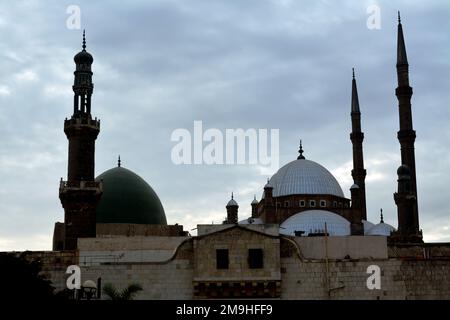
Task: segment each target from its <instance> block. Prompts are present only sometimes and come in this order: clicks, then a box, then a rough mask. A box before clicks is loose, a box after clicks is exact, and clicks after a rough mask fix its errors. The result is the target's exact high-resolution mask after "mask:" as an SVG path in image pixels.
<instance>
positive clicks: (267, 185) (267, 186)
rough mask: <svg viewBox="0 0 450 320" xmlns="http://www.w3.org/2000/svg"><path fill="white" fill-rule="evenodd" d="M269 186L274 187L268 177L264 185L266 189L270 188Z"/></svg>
mask: <svg viewBox="0 0 450 320" xmlns="http://www.w3.org/2000/svg"><path fill="white" fill-rule="evenodd" d="M268 188H272V189H273V186H272V185H271V184H270V180H269V179H267V183H266V185H265V186H264V189H268Z"/></svg>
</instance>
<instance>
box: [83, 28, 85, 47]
mask: <svg viewBox="0 0 450 320" xmlns="http://www.w3.org/2000/svg"><path fill="white" fill-rule="evenodd" d="M83 51H86V30H85V29H83Z"/></svg>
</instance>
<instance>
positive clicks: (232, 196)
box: [231, 191, 234, 200]
mask: <svg viewBox="0 0 450 320" xmlns="http://www.w3.org/2000/svg"><path fill="white" fill-rule="evenodd" d="M233 198H234V195H233V191H231V200H233Z"/></svg>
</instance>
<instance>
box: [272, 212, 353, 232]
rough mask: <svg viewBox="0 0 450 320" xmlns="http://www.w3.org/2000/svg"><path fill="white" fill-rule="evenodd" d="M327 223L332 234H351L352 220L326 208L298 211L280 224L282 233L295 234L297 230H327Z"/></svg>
mask: <svg viewBox="0 0 450 320" xmlns="http://www.w3.org/2000/svg"><path fill="white" fill-rule="evenodd" d="M325 223H326V224H327V231H328V234H329V235H330V236H348V235H350V222H349V221H348V220H347V219H345V218H343V217H341V216H340V215H338V214H336V213H334V212H331V211H325V210H307V211H303V212H300V213H296V214H294V215H293V216H291V217H289V218H288V219H286V220H285V221H284V222H283V223H282V224H281V225H280V233H282V234H286V235H291V236H293V235H295V231H303V232H304V235H305V236H307V235H308V234H310V233H317V232H325Z"/></svg>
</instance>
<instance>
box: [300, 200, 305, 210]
mask: <svg viewBox="0 0 450 320" xmlns="http://www.w3.org/2000/svg"><path fill="white" fill-rule="evenodd" d="M305 205H306V204H305V200H300V201H299V206H300V207H302V208H303V207H304V206H305Z"/></svg>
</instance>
